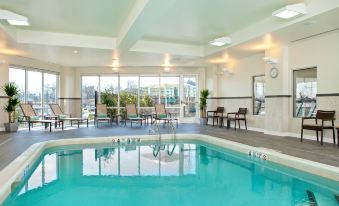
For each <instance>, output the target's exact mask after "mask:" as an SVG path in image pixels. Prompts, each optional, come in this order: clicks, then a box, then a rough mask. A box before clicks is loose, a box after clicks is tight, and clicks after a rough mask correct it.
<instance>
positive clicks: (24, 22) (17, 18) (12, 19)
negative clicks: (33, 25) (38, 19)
mask: <svg viewBox="0 0 339 206" xmlns="http://www.w3.org/2000/svg"><path fill="white" fill-rule="evenodd" d="M0 19H4V20H7V22H8V23H9V24H10V25H14V26H29V22H28V18H27V17H25V16H22V15H20V14H17V13H14V12H12V11H8V10H0Z"/></svg>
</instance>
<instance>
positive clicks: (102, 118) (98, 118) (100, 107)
mask: <svg viewBox="0 0 339 206" xmlns="http://www.w3.org/2000/svg"><path fill="white" fill-rule="evenodd" d="M99 122H107V123H109V124H110V125H111V127H112V118H110V117H109V116H108V113H107V105H106V104H97V105H96V107H95V118H94V125H95V124H96V125H97V127H99Z"/></svg>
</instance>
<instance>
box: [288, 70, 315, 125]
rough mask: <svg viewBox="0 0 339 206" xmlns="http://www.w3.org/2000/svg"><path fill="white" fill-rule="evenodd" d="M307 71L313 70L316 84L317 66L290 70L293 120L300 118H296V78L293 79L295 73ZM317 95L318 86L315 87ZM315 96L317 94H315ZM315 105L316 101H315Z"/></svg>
mask: <svg viewBox="0 0 339 206" xmlns="http://www.w3.org/2000/svg"><path fill="white" fill-rule="evenodd" d="M309 69H315V70H316V73H317V77H316V79H317V83H318V67H317V66H313V67H307V68H301V69H293V70H292V89H293V90H292V101H293V102H292V110H293V111H292V117H293V118H302V117H298V116H296V78H295V72H298V71H303V70H309ZM317 93H318V85H317ZM316 96H317V94H316ZM316 103H317V101H316Z"/></svg>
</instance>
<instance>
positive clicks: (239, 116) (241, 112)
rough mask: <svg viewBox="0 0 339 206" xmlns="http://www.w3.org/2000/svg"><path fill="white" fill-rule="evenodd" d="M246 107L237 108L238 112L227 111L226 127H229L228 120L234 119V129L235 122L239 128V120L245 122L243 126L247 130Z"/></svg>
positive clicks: (235, 127)
mask: <svg viewBox="0 0 339 206" xmlns="http://www.w3.org/2000/svg"><path fill="white" fill-rule="evenodd" d="M246 113H247V108H239V109H238V112H230V113H227V117H226V118H227V128H229V127H230V122H231V121H234V130H236V129H237V122H238V126H239V129H240V121H244V122H245V128H246V130H247V120H246Z"/></svg>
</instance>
